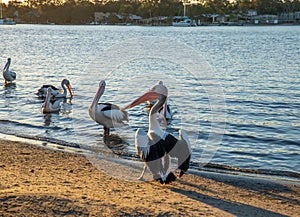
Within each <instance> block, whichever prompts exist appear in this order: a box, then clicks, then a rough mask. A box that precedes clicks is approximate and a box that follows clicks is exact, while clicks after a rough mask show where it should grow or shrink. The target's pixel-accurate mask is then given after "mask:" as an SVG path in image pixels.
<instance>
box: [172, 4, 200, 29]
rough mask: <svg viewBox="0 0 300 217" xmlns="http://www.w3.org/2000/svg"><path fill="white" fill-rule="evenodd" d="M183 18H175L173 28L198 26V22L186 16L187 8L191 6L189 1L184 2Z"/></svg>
mask: <svg viewBox="0 0 300 217" xmlns="http://www.w3.org/2000/svg"><path fill="white" fill-rule="evenodd" d="M182 4H183V16H174V17H173V22H172V25H173V26H197V24H196V22H195V21H193V20H192V19H191V18H189V17H188V16H186V6H187V5H189V4H190V2H189V1H187V0H184V1H183V3H182Z"/></svg>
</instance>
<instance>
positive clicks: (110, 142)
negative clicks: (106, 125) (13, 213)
mask: <svg viewBox="0 0 300 217" xmlns="http://www.w3.org/2000/svg"><path fill="white" fill-rule="evenodd" d="M103 141H104V143H105V145H106V146H107V147H108V148H109V149H111V150H113V151H125V150H126V149H127V147H128V146H129V143H127V142H125V141H124V140H123V139H122V138H121V137H120V136H118V135H116V134H111V135H104V136H103Z"/></svg>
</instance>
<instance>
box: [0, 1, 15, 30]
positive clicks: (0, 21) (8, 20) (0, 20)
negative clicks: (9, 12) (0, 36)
mask: <svg viewBox="0 0 300 217" xmlns="http://www.w3.org/2000/svg"><path fill="white" fill-rule="evenodd" d="M0 25H16V22H15V21H14V20H13V19H12V18H3V17H2V5H1V4H0Z"/></svg>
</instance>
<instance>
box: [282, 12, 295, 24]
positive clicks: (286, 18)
mask: <svg viewBox="0 0 300 217" xmlns="http://www.w3.org/2000/svg"><path fill="white" fill-rule="evenodd" d="M279 22H280V23H300V11H297V12H290V13H282V14H280V15H279Z"/></svg>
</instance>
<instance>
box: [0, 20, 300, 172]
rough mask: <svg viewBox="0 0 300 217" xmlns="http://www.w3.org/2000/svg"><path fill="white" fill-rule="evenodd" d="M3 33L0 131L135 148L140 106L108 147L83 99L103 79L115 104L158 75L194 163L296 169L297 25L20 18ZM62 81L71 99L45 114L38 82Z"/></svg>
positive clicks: (299, 158)
mask: <svg viewBox="0 0 300 217" xmlns="http://www.w3.org/2000/svg"><path fill="white" fill-rule="evenodd" d="M0 39H1V44H2V46H1V53H0V60H1V62H2V65H3V66H4V65H5V62H6V59H7V57H11V58H12V64H11V69H12V70H14V71H16V73H17V80H16V82H15V84H13V85H9V86H5V85H4V81H3V85H2V87H1V88H0V133H5V134H14V135H18V136H23V137H31V138H38V139H44V140H47V141H49V140H50V141H53V142H57V143H60V144H62V145H65V146H73V147H79V148H81V149H87V150H97V152H98V153H101V150H102V149H101V147H106V146H108V147H109V148H111V149H113V150H116V151H120V152H125V153H129V154H133V153H135V150H134V132H135V130H136V129H137V128H143V129H144V130H147V125H148V119H147V110H146V109H145V105H141V106H139V107H136V108H134V109H132V110H129V118H130V122H129V126H128V127H126V128H122V129H116V130H115V131H113V132H112V133H113V134H114V135H115V138H114V141H115V140H117V141H119V139H121V140H122V143H121V144H118V145H114V141H105V142H106V145H104V142H103V135H102V133H103V130H102V127H101V126H99V125H97V124H96V123H95V122H93V121H92V120H91V119H90V117H89V115H88V112H87V109H88V106H89V105H90V104H91V102H92V100H93V97H94V94H95V93H96V91H97V88H98V83H99V81H100V80H102V79H105V80H106V83H107V86H106V91H105V93H104V95H103V97H102V98H101V101H109V102H113V103H116V104H117V105H119V106H121V107H122V106H125V105H127V103H129V102H130V101H132V100H133V99H135V98H136V97H138V96H140V95H141V94H143V93H144V92H145V91H147V90H148V89H149V88H150V87H151V86H153V85H154V84H156V83H157V81H158V80H163V81H164V83H165V84H166V86H167V87H168V89H169V104H170V106H171V108H172V111H173V113H174V114H173V119H172V121H171V122H170V123H169V124H168V130H169V132H171V133H173V134H174V135H177V131H178V129H179V128H181V127H182V128H184V129H186V130H187V132H188V134H189V136H190V139H191V143H192V149H193V157H192V161H193V164H194V165H197V163H208V162H210V163H211V164H217V165H222V166H230V167H234V168H241V169H249V170H261V171H279V172H283V173H285V172H294V173H300V169H299V168H300V155H299V154H300V136H299V127H300V121H299V120H300V102H299V98H300V78H299V77H300V71H299V69H300V58H299V52H300V44H299V40H300V27H299V26H272V27H196V28H175V27H139V26H56V25H51V26H48V25H16V26H1V27H0ZM63 78H68V79H69V80H70V82H71V85H72V87H73V90H74V98H73V99H72V100H71V101H70V100H67V101H66V102H64V103H63V105H64V110H62V111H61V112H60V113H59V114H50V115H45V114H42V113H41V104H42V100H40V99H38V98H37V96H36V95H35V93H36V91H37V89H38V88H39V87H40V86H41V85H42V84H47V83H49V84H53V85H55V86H59V84H60V81H61V80H62V79H63ZM225 123H226V125H225ZM221 139H222V140H221ZM219 141H221V142H220V143H219ZM118 143H119V142H118Z"/></svg>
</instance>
